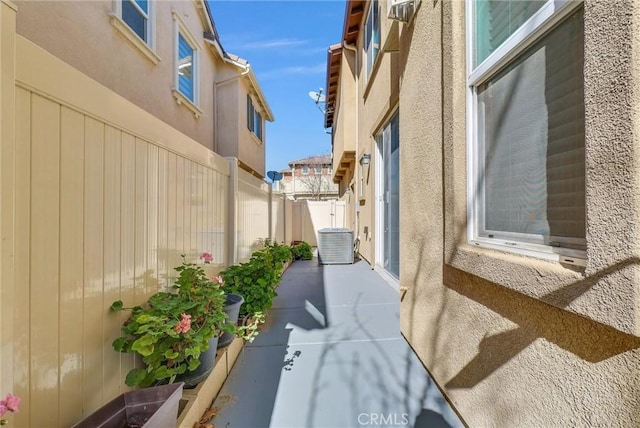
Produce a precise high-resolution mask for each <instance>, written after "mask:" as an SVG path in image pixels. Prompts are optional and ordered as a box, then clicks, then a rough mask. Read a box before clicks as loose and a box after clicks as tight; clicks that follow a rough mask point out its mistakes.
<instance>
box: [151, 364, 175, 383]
mask: <svg viewBox="0 0 640 428" xmlns="http://www.w3.org/2000/svg"><path fill="white" fill-rule="evenodd" d="M154 374H155V379H156V380H161V379H166V378H168V377H171V376H173V375H175V374H176V371H175V369H169V368H167V366H160V367H158V368H157V369H156V371H155V373H154Z"/></svg>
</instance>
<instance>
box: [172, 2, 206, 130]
mask: <svg viewBox="0 0 640 428" xmlns="http://www.w3.org/2000/svg"><path fill="white" fill-rule="evenodd" d="M172 15H173V44H174V46H173V73H174V76H173V85H174V86H173V88H172V93H173V97H174V98H175V99H176V102H177V103H178V104H180V105H184V106H185V107H187V108H188V109H189V110H191V112H192V113H193V115H194V116H195V117H196V118H199V117H200V116H202V110H201V109H200V107H199V106H200V51H201V50H202V49H201V48H200V45H199V44H198V42H197V41H196V38H195V37H194V36H193V34H192V33H191V31H190V30H189V27H187V25H186V24H185V22H184V21H183V20H182V17H181V16H180V15H179V14H178V13H177V12H175V11H173V12H172ZM180 35H182V37H183V38H184V39H185V41H186V42H187V43H188V44H189V46H191V48H192V49H193V65H192V73H193V100H190V99H189V98H187V97H186V96H185V95H184V94H183V93H182V92H180V89H179V82H178V79H179V74H178V66H179V56H180Z"/></svg>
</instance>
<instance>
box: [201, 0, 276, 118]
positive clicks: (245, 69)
mask: <svg viewBox="0 0 640 428" xmlns="http://www.w3.org/2000/svg"><path fill="white" fill-rule="evenodd" d="M196 4H200V5H204V7H202V6H200V10H203V11H204V12H206V17H207V23H205V26H206V27H207V28H208V29H209V31H207V32H205V33H204V40H205V42H207V43H208V44H209V45H210V46H212V47H213V50H214V52H216V53H217V54H218V55H219V56H220V58H221V59H222V60H223V61H224V62H226V63H228V64H231V65H234V66H236V67H238V68H240V69H241V70H242V73H241V75H242V76H244V78H245V79H246V80H247V83H248V84H249V87H250V88H251V89H252V90H253V92H254V93H255V95H256V97H257V98H258V101H259V103H260V105H261V106H262V112H263V113H264V114H263V118H264V119H265V120H268V121H269V122H273V121H274V120H275V117H274V116H273V112H272V111H271V107H269V103H267V98H266V97H265V96H264V93H263V92H262V88H261V87H260V84H259V83H258V79H257V78H256V75H255V74H254V72H253V69H252V68H251V64H249V61H247V60H246V59H244V58H240V57H239V56H238V55H234V54H232V53H229V52H227V51H225V49H224V48H223V47H222V43H220V36H219V34H218V30H217V29H216V25H215V22H214V20H213V14H212V13H211V9H210V8H209V4H208V2H206V1H205V0H196Z"/></svg>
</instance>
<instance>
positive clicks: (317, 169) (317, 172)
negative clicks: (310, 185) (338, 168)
mask: <svg viewBox="0 0 640 428" xmlns="http://www.w3.org/2000/svg"><path fill="white" fill-rule="evenodd" d="M313 173H314V174H315V175H322V167H314V168H313Z"/></svg>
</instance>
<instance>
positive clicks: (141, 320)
mask: <svg viewBox="0 0 640 428" xmlns="http://www.w3.org/2000/svg"><path fill="white" fill-rule="evenodd" d="M136 321H137V322H138V323H139V324H145V323H148V322H149V321H151V315H147V314H141V315H139V316H138V317H137V318H136Z"/></svg>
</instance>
